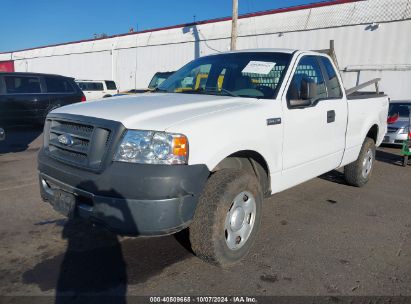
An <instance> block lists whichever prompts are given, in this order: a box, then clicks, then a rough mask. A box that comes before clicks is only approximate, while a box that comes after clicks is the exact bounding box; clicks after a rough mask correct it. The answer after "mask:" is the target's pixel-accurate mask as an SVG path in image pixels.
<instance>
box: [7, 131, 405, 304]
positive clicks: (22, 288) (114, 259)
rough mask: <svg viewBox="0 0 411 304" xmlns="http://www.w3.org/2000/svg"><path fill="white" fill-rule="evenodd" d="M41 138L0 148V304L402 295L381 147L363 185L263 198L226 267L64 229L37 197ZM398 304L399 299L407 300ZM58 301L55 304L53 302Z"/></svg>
mask: <svg viewBox="0 0 411 304" xmlns="http://www.w3.org/2000/svg"><path fill="white" fill-rule="evenodd" d="M41 141H42V139H41V130H40V129H36V128H30V130H29V131H28V130H26V129H18V130H14V131H12V132H9V133H8V134H7V140H6V141H5V142H1V143H0V302H1V301H2V299H3V300H5V299H7V297H4V296H35V295H43V296H48V297H44V299H46V298H47V299H50V300H51V302H54V297H55V295H56V294H58V295H67V296H69V299H71V300H70V301H69V302H72V300H73V301H74V299H75V297H74V298H71V297H72V296H76V295H103V296H107V295H113V296H116V303H122V302H126V298H125V296H133V295H149V296H153V295H155V296H160V295H164V296H170V295H181V296H189V295H192V296H195V295H207V296H210V295H248V296H266V295H275V296H331V297H338V296H399V295H403V296H404V295H405V296H411V166H408V167H402V166H401V157H400V156H399V153H400V150H399V149H398V148H393V147H382V148H379V150H378V152H377V163H376V166H375V169H374V172H373V176H372V179H371V181H370V182H369V184H367V185H366V186H365V187H364V188H354V187H351V186H348V185H347V184H345V182H344V179H343V176H342V174H341V173H340V172H338V171H332V172H330V173H327V174H325V175H323V176H321V177H319V178H315V179H313V180H311V181H309V182H306V183H304V184H301V185H299V186H297V187H295V188H293V189H290V190H287V191H284V192H282V193H279V194H276V195H274V196H272V197H270V198H269V199H266V201H265V202H264V206H263V219H262V225H261V229H260V232H259V234H258V239H257V240H256V242H255V244H254V247H253V249H252V251H251V252H250V253H249V255H248V256H247V257H246V258H245V259H244V260H243V261H242V262H241V263H239V264H238V265H236V266H233V267H231V268H228V269H220V268H217V267H215V266H212V265H209V264H207V263H205V262H203V261H201V260H200V259H198V258H196V257H195V256H194V255H193V254H192V252H191V251H190V250H189V243H188V241H187V232H186V231H183V232H181V233H179V234H177V235H175V236H165V237H156V238H124V237H117V236H115V235H113V234H111V233H109V232H107V231H105V230H104V229H102V228H98V227H93V226H91V225H89V224H87V223H84V222H81V221H67V220H66V219H65V218H64V217H62V216H60V215H59V214H58V213H56V212H55V211H54V210H53V209H52V208H51V207H50V206H49V205H47V204H46V203H43V202H42V201H41V199H40V195H39V187H38V181H37V171H36V156H37V152H38V150H39V148H40V146H41ZM409 299H410V302H411V298H409ZM57 302H59V301H57V300H56V303H57Z"/></svg>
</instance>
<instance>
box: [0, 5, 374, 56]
mask: <svg viewBox="0 0 411 304" xmlns="http://www.w3.org/2000/svg"><path fill="white" fill-rule="evenodd" d="M360 1H366V0H326V1H321V2H314V3H310V4H303V5H297V6H290V7H285V8H277V9H272V10H266V11H260V12H255V13H248V14H243V15H240V16H239V17H238V18H239V19H245V18H251V17H259V16H265V15H274V14H280V13H287V12H294V11H300V10H305V9H312V8H318V7H324V6H333V5H338V4H346V3H352V2H360ZM229 20H231V17H222V18H215V19H207V20H202V21H197V22H190V23H181V24H177V25H170V26H165V27H158V28H153V29H147V30H143V31H137V32H132V33H123V34H117V35H111V36H107V37H103V38H92V39H83V40H77V41H70V42H63V43H57V44H49V45H43V46H38V47H32V48H26V49H20V50H15V51H9V52H0V54H9V53H18V52H24V51H31V50H37V49H44V48H48V47H55V46H62V45H68V44H78V43H83V42H92V41H99V40H104V39H112V38H117V37H124V36H131V35H137V34H144V33H150V32H158V31H164V30H171V29H176V28H184V27H188V26H195V25H202V24H209V23H217V22H222V21H229Z"/></svg>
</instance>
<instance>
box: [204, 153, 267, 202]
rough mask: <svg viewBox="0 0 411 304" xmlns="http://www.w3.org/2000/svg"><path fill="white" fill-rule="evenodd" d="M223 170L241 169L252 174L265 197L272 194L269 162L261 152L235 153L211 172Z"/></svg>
mask: <svg viewBox="0 0 411 304" xmlns="http://www.w3.org/2000/svg"><path fill="white" fill-rule="evenodd" d="M221 169H241V170H246V171H248V172H252V173H253V174H255V175H256V177H257V179H258V181H259V182H260V185H261V188H262V190H263V193H264V195H265V196H268V195H270V194H271V181H270V169H269V166H268V162H267V161H266V159H265V158H264V156H262V155H261V154H260V153H259V152H257V151H254V150H241V151H237V152H234V153H232V154H230V155H228V156H226V157H225V158H224V159H222V160H221V161H220V162H219V163H218V164H217V165H216V166H215V167H214V168H213V169H212V170H211V172H216V171H218V170H221Z"/></svg>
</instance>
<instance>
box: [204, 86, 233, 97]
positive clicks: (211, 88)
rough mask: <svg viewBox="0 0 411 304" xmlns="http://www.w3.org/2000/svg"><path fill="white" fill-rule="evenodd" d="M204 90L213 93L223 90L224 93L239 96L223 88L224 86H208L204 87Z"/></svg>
mask: <svg viewBox="0 0 411 304" xmlns="http://www.w3.org/2000/svg"><path fill="white" fill-rule="evenodd" d="M204 91H206V92H209V91H211V92H215V93H218V92H224V93H227V94H228V95H230V96H232V97H239V96H238V95H237V94H236V93H234V92H231V91H229V90H227V89H224V88H217V87H208V88H207V89H204Z"/></svg>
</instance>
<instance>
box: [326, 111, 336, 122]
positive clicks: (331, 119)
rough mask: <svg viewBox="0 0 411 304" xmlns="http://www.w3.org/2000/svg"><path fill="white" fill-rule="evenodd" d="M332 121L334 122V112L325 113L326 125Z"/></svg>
mask: <svg viewBox="0 0 411 304" xmlns="http://www.w3.org/2000/svg"><path fill="white" fill-rule="evenodd" d="M334 121H335V111H334V110H330V111H327V123H332V122H334Z"/></svg>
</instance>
